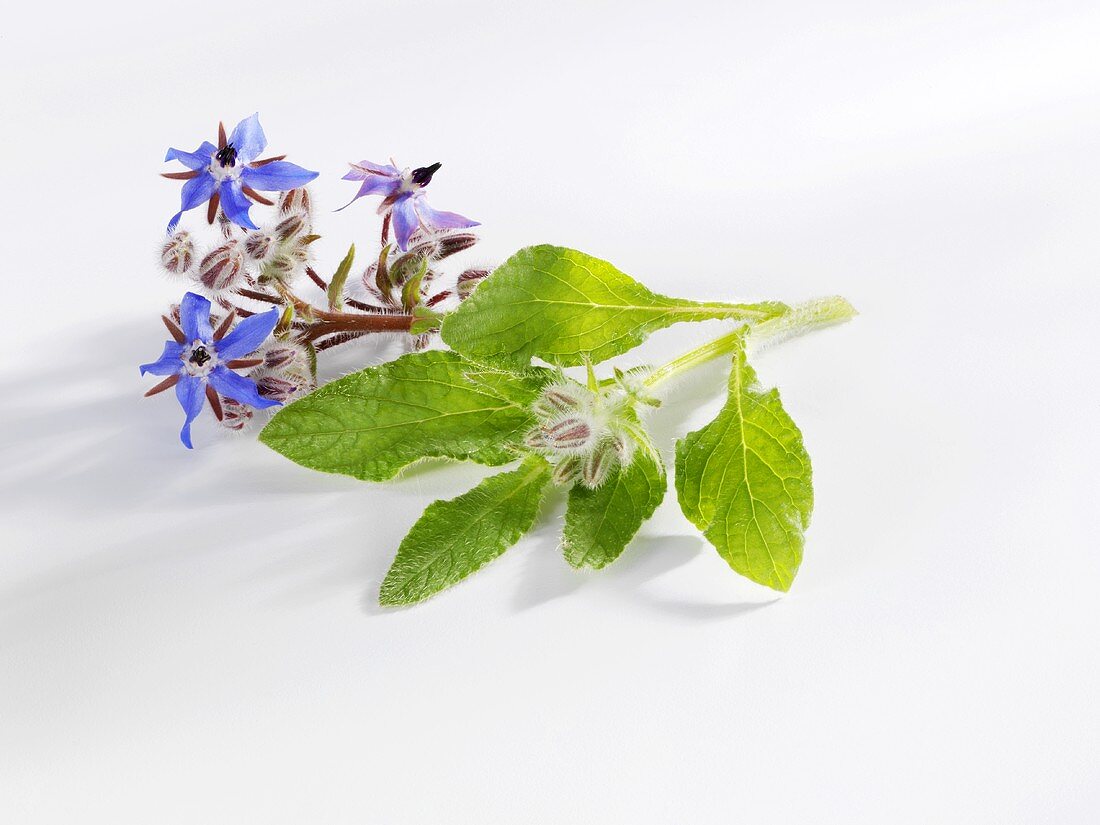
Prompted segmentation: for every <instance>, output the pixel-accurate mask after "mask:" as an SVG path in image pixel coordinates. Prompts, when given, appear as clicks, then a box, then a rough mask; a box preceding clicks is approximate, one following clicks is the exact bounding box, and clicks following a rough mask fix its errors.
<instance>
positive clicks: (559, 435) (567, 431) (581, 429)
mask: <svg viewBox="0 0 1100 825" xmlns="http://www.w3.org/2000/svg"><path fill="white" fill-rule="evenodd" d="M542 435H543V437H544V438H545V439H546V445H547V446H548V447H550V448H551V449H553V450H562V451H564V452H582V451H584V450H585V449H586V448H588V447H589V446H590V445H591V443H592V435H593V434H592V425H591V424H589V423H588V422H587V421H586V420H585V419H583V418H578V417H576V416H570V417H568V418H563V419H561V420H560V421H556V422H554V423H553V424H547V425H545V426H544V427H543V428H542Z"/></svg>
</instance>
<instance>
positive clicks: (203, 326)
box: [180, 292, 214, 342]
mask: <svg viewBox="0 0 1100 825" xmlns="http://www.w3.org/2000/svg"><path fill="white" fill-rule="evenodd" d="M180 329H182V330H183V334H184V335H186V336H187V340H188V342H191V341H209V340H210V339H211V338H212V337H213V335H214V330H212V329H211V328H210V302H209V301H208V300H206V299H205V298H203V297H202V296H201V295H196V294H195V293H194V292H188V293H187V294H186V295H184V296H183V300H182V301H180Z"/></svg>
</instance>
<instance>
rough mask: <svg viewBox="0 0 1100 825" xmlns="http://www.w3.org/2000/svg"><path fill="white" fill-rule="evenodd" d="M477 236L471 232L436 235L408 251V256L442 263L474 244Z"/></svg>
mask: <svg viewBox="0 0 1100 825" xmlns="http://www.w3.org/2000/svg"><path fill="white" fill-rule="evenodd" d="M477 241H478V237H477V235H475V234H474V233H472V232H454V233H452V234H450V235H437V236H436V237H434V238H430V239H429V240H426V241H422V242H421V243H418V244H417V245H416V246H413V247H412V248H410V249H409V254H410V255H417V256H420V257H424V258H428V259H429V260H432V261H442V260H443V259H444V258H449V257H451V256H452V255H457V254H458V253H459V252H463V251H465V250H467V249H469V248H470V247H471V246H473V245H474V244H476V243H477Z"/></svg>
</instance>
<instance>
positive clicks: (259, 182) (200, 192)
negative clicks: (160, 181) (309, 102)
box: [163, 114, 317, 232]
mask: <svg viewBox="0 0 1100 825" xmlns="http://www.w3.org/2000/svg"><path fill="white" fill-rule="evenodd" d="M265 146H267V138H266V137H264V130H263V129H262V128H261V127H260V116H259V114H254V115H252V117H247V118H245V119H244V120H242V121H241V122H240V123H238V124H237V128H235V129H234V130H233V134H231V135H230V136H229V137H228V138H226V136H225V127H224V126H222V125H221V124H220V123H219V124H218V145H217V146H215V145H214V144H212V143H211V142H210V141H203V142H202V145H201V146H199V148H198V149H196V150H195V151H194V152H183V151H181V150H179V149H169V150H168V154H167V155H165V157H164V159H165V160H166V161H169V160H178V161H179V162H180V163H182V164H183V165H184V166H186V167H187V168H188V169H189V170H191V171H189V172H165V173H163V174H164V177H166V178H172V179H173V180H183V181H187V182H186V183H185V184H184V185H183V194H182V197H181V203H180V211H179V212H177V213H176V214H175V215H173V216H172V220H171V221H169V222H168V231H169V232H171V231H172V230H173V229H175V228H176V224H177V223H179V219H180V216H181V215H183V213H184V212H186V211H187V210H188V209H194V208H195V207H196V206H198V205H199V204H202V203H206V202H208V201H209V203H210V207H209V209H208V210H207V213H206V218H207V220H208V221H209V222H210V223H213V222H214V218H215V216H216V215H217V214H218V205H219V203H220V204H221V208H222V211H223V212H225V214H226V217H228V218H229V220H231V221H233V223H235V224H237V225H238V226H243V227H244V228H245V229H255V228H256V224H254V223H252V219H251V218H250V217H249V216H248V209H249V207H250V206H251V205H252V203H251V201H250V200H249V198H251V199H252V200H254V201H256V202H257V203H263V204H267V205H268V206H270V205H271V203H272V202H271V201H270V200H268V199H267V198H265V197H264V196H263V195H261V194H260V193H259V192H258V191H257V190H260V191H264V192H286V191H289V190H291V189H297V188H298V187H299V186H305V185H306V184H307V183H309V182H310V181H311V180H313V179H314V178H316V177H317V173H316V172H310V171H309V170H308V169H303V168H302V167H301V166H297V165H296V164H293V163H289V162H288V161H285V160H283V158H284V157H286V155H279V156H278V157H274V158H264V159H262V160H256V158H257V157H259V155H260V153H261V152H262V151H263V150H264V147H265Z"/></svg>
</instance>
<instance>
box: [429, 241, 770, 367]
mask: <svg viewBox="0 0 1100 825" xmlns="http://www.w3.org/2000/svg"><path fill="white" fill-rule="evenodd" d="M786 309H787V308H786V307H785V306H784V305H783V304H779V303H763V304H725V303H697V302H695V301H685V300H681V299H679V298H669V297H667V296H665V295H658V294H657V293H655V292H651V291H650V290H648V289H646V288H645V287H644V286H642V285H641V284H640V283H638V282H637V281H635V280H634V279H633V278H631V277H629V276H628V275H625V274H623V273H622V272H620V271H619V270H618V269H616V268H615V267H614V266H612V265H611V264H609V263H608V262H607V261H602V260H600V259H599V258H593V257H592V256H591V255H585V254H584V253H583V252H578V251H576V250H574V249H565V248H563V247H559V246H531V247H527V248H526V249H521V250H520V251H519V252H517V253H516V254H515V255H513V256H512V257H511V258H509V259H508V260H507V261H505V262H504V264H502V265H501V266H500V267H498V268H497V269H496V270H495V271H494V272H493V274H492V275H490V276H489V277H488V278H486V279H485V281H484V282H483V283H481V285H480V286H478V288H477V289H476V290H475V291H474V293H473V294H472V295H471V296H470V297H469V298H468V299H467V300H466V301H465V302H464V303H463V304H462V305H461V306H460V307H459V308H458V309H457V310H456V311H455V312H453V313H451V315H449V316H448V317H447V319H446V320H445V321H444V322H443V330H442V335H443V340H444V341H445V342H446V343H447V344H448V346H450V347H451V348H452V349H454V350H455V351H456V352H460V353H462V354H463V355H465V356H466V357H468V358H470V359H473V360H475V361H488V362H500V363H501V364H504V365H507V366H511V367H522V366H526V365H527V364H529V363H530V362H531V358H532V357H538V358H541V359H543V360H544V361H546V362H548V363H551V364H557V365H559V366H577V365H580V364H583V363H584V362H585V359H586V358H589V359H591V361H592V362H593V363H598V362H600V361H604V360H606V359H608V358H611V357H613V356H616V355H620V354H622V353H624V352H627V351H629V350H631V349H633V348H634V347H636V346H637V345H638V344H640V343H641V342H642V341H643V340H644V339H645V337H646V336H647V335H649V334H650V333H651V332H653V331H654V330H657V329H661V328H662V327H667V326H670V325H671V324H674V323H676V322H677V321H705V320H708V319H712V318H731V319H740V320H752V321H756V320H762V319H765V318H770V317H775V316H777V315H780V314H782V313H783V312H784V311H785V310H786Z"/></svg>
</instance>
